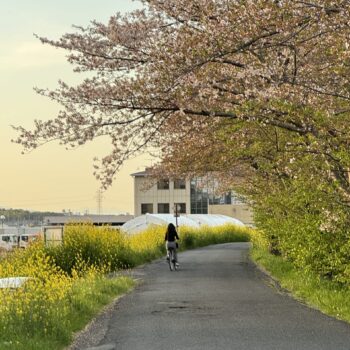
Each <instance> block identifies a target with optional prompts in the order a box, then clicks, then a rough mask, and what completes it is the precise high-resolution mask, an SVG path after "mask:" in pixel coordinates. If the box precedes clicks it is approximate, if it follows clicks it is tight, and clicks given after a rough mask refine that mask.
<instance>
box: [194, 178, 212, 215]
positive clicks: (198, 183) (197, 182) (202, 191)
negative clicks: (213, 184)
mask: <svg viewBox="0 0 350 350" xmlns="http://www.w3.org/2000/svg"><path fill="white" fill-rule="evenodd" d="M208 192H209V191H208V183H207V181H204V180H203V179H202V178H200V177H197V178H193V179H192V180H191V214H208V202H209V193H208Z"/></svg>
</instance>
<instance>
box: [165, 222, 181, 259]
mask: <svg viewBox="0 0 350 350" xmlns="http://www.w3.org/2000/svg"><path fill="white" fill-rule="evenodd" d="M179 239H180V238H179V236H178V234H177V232H176V228H175V226H174V224H171V223H170V224H169V225H168V228H167V230H166V232H165V239H164V240H165V247H166V251H167V257H166V258H167V260H169V248H172V249H174V259H175V263H176V265H179V264H178V262H177V251H176V250H177V247H178V244H177V243H176V240H179Z"/></svg>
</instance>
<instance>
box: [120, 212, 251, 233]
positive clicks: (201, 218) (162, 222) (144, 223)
mask: <svg viewBox="0 0 350 350" xmlns="http://www.w3.org/2000/svg"><path fill="white" fill-rule="evenodd" d="M169 223H172V224H174V225H176V217H175V216H174V215H173V214H146V215H141V216H138V217H136V218H135V219H132V220H130V221H128V222H127V223H125V224H124V225H123V226H122V227H121V230H122V231H124V232H125V233H128V234H135V233H138V232H141V231H144V230H146V229H147V228H149V227H152V226H166V225H168V224H169ZM177 223H178V225H179V226H188V227H195V228H198V227H201V226H211V227H213V226H221V225H225V224H233V225H237V226H242V227H244V226H245V225H244V224H243V223H242V222H241V221H239V220H237V219H234V218H231V217H229V216H225V215H211V214H184V215H181V216H179V217H178V218H177Z"/></svg>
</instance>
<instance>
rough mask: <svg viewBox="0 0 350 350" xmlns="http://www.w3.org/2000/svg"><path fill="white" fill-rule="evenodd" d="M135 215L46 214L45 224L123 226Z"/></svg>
mask: <svg viewBox="0 0 350 350" xmlns="http://www.w3.org/2000/svg"><path fill="white" fill-rule="evenodd" d="M133 218H134V216H133V215H124V214H123V215H62V216H45V217H44V225H47V226H64V225H67V224H72V223H82V224H85V223H86V224H88V223H89V224H93V225H94V226H104V225H109V226H121V225H124V224H125V223H126V222H127V221H129V220H131V219H133Z"/></svg>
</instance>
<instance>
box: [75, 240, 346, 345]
mask: <svg viewBox="0 0 350 350" xmlns="http://www.w3.org/2000/svg"><path fill="white" fill-rule="evenodd" d="M248 249H249V244H248V243H230V244H221V245H215V246H210V247H206V248H201V249H196V250H192V251H187V252H184V253H182V254H179V261H180V264H181V265H180V270H179V271H176V272H170V271H169V268H168V266H167V264H166V262H165V259H162V260H158V261H156V262H154V263H152V264H149V265H146V266H145V267H144V268H142V269H139V270H136V272H135V274H136V276H138V277H139V278H141V279H142V280H143V283H142V284H140V285H139V286H138V287H137V288H136V289H135V290H134V291H133V292H132V293H130V294H128V295H127V296H125V297H123V298H122V299H121V300H120V301H119V302H117V303H115V304H114V305H113V306H112V307H111V308H110V310H109V311H108V312H107V313H106V314H105V315H104V316H103V317H101V319H100V320H97V322H95V325H94V326H93V327H91V328H90V329H89V330H88V331H87V332H85V334H84V335H83V337H81V340H80V343H79V342H78V343H77V344H76V345H75V347H74V349H87V348H89V347H90V348H91V347H92V346H94V347H95V348H94V349H118V350H141V349H142V350H148V349H149V350H158V349H159V350H164V349H171V350H175V349H176V350H180V349H181V350H182V349H186V350H187V349H188V350H206V349H239V350H253V349H254V350H255V349H256V350H265V349H266V350H273V349H276V350H287V349H288V350H292V349H293V350H303V349H305V350H313V349H315V350H323V349H324V350H338V349H347V350H350V326H349V325H348V324H346V323H344V322H341V321H337V320H335V319H333V318H331V317H328V316H325V315H323V314H322V313H320V312H319V311H316V310H313V309H310V308H308V307H307V306H305V305H302V304H300V303H298V302H297V301H295V300H293V299H292V298H291V297H289V296H288V295H287V294H286V293H284V292H283V291H281V290H279V288H278V287H276V286H275V285H274V283H272V281H271V279H270V278H268V277H267V276H265V275H264V274H263V273H262V272H260V271H259V270H258V269H257V268H256V267H255V266H254V264H253V263H251V262H250V261H249V259H248Z"/></svg>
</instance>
